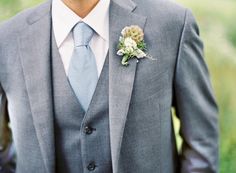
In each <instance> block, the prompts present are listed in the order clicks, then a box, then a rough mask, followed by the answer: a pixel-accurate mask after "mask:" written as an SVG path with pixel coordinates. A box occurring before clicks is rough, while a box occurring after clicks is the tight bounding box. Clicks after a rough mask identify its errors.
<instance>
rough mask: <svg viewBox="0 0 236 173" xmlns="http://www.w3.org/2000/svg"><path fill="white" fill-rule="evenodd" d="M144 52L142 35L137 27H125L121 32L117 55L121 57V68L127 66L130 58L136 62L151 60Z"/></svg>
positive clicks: (141, 31) (144, 46) (144, 45)
mask: <svg viewBox="0 0 236 173" xmlns="http://www.w3.org/2000/svg"><path fill="white" fill-rule="evenodd" d="M146 50H147V49H146V43H145V42H144V33H143V30H142V29H141V28H140V27H139V26H137V25H131V26H127V27H125V28H124V29H123V30H122V31H121V36H120V39H119V44H118V51H117V55H119V56H122V57H123V58H122V60H121V64H122V65H123V66H128V65H129V60H130V59H132V58H136V59H137V62H138V61H139V59H141V58H151V57H150V56H149V55H148V54H147V53H145V51H146Z"/></svg>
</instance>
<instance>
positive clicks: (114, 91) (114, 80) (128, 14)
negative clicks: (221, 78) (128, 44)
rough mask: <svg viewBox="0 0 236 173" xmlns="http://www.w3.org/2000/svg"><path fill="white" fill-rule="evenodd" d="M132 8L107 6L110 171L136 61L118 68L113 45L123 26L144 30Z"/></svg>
mask: <svg viewBox="0 0 236 173" xmlns="http://www.w3.org/2000/svg"><path fill="white" fill-rule="evenodd" d="M135 7H136V5H135V4H134V2H133V1H131V0H113V1H111V5H110V22H109V25H110V40H109V41H110V46H109V120H110V140H111V155H112V167H113V172H114V173H117V171H118V160H119V155H120V149H121V144H122V138H123V132H124V128H125V122H126V119H127V114H128V110H129V104H130V100H131V95H132V90H133V84H134V79H135V72H136V66H137V63H136V60H135V59H133V60H130V64H129V66H128V67H124V66H122V65H121V57H120V56H117V54H116V52H117V45H118V42H119V37H120V35H121V31H122V29H123V28H124V27H125V26H130V25H138V26H139V27H141V28H144V25H145V23H146V17H144V16H140V15H137V14H135V13H133V12H132V11H133V10H134V9H135Z"/></svg>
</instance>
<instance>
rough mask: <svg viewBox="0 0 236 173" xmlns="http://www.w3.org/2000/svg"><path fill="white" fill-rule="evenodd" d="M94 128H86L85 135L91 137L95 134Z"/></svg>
mask: <svg viewBox="0 0 236 173" xmlns="http://www.w3.org/2000/svg"><path fill="white" fill-rule="evenodd" d="M93 130H94V129H93V128H92V127H90V126H86V127H85V128H84V133H85V134H87V135H91V134H92V133H93Z"/></svg>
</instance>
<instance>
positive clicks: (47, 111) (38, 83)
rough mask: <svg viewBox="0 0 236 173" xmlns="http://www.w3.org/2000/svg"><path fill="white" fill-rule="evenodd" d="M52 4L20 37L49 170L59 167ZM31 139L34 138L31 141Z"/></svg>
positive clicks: (35, 15)
mask: <svg viewBox="0 0 236 173" xmlns="http://www.w3.org/2000/svg"><path fill="white" fill-rule="evenodd" d="M50 6H51V3H50V1H48V2H47V3H45V4H43V5H41V6H40V7H39V8H38V10H37V11H34V12H33V14H31V15H30V16H31V17H30V18H28V23H29V25H28V28H26V29H25V30H24V32H23V33H22V34H20V37H19V39H18V40H19V47H20V58H21V63H22V68H23V74H24V78H25V84H26V88H27V92H28V97H29V101H30V108H31V111H32V116H33V121H34V126H35V129H36V134H37V138H38V141H39V145H40V149H41V153H42V157H43V159H44V163H45V167H46V170H47V172H48V173H53V172H54V171H55V170H54V167H55V158H54V157H55V153H54V150H55V148H54V127H53V105H52V86H51V59H50V38H51V36H50V35H51V15H50ZM29 142H30V141H29Z"/></svg>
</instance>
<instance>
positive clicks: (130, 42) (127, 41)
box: [124, 37, 137, 49]
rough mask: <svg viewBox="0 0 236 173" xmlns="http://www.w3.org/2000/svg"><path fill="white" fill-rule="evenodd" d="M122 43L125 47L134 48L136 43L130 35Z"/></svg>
mask: <svg viewBox="0 0 236 173" xmlns="http://www.w3.org/2000/svg"><path fill="white" fill-rule="evenodd" d="M124 45H125V47H131V48H134V49H136V48H137V43H136V42H135V41H134V40H133V39H132V38H130V37H127V38H125V40H124Z"/></svg>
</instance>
